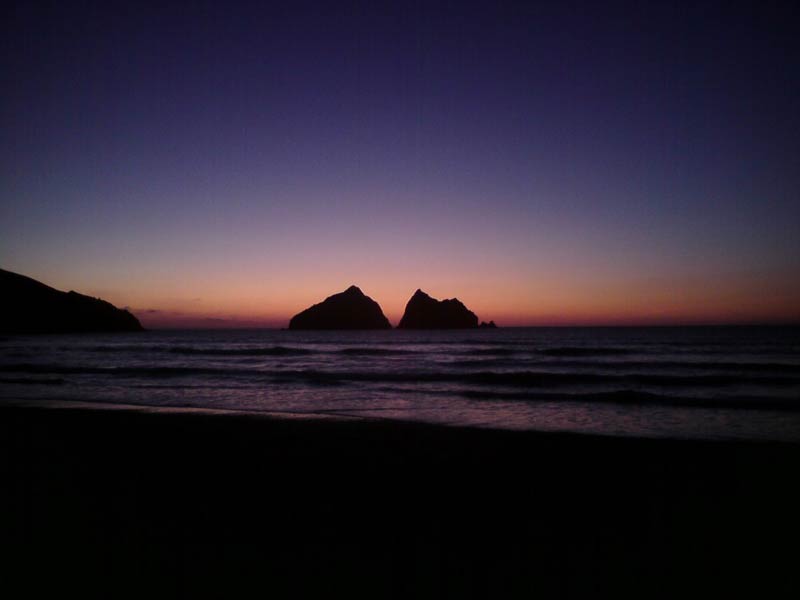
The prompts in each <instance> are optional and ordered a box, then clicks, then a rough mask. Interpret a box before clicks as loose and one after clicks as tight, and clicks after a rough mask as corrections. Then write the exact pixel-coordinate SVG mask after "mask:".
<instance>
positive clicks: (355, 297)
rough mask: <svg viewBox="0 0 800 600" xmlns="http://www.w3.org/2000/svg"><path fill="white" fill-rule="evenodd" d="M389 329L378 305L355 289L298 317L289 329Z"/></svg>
mask: <svg viewBox="0 0 800 600" xmlns="http://www.w3.org/2000/svg"><path fill="white" fill-rule="evenodd" d="M391 328H392V326H391V324H390V323H389V320H388V319H387V318H386V316H385V315H384V314H383V311H382V310H381V307H380V306H379V305H378V303H377V302H375V301H374V300H373V299H372V298H370V297H369V296H367V295H365V294H364V292H362V291H361V290H360V289H359V288H358V286H355V285H351V286H350V287H349V288H347V289H346V290H345V291H343V292H339V293H338V294H334V295H333V296H329V297H328V298H326V299H325V300H324V301H323V302H320V303H319V304H315V305H313V306H311V307H309V308H307V309H306V310H304V311H302V312H299V313H297V314H296V315H295V316H293V317H292V318H291V320H290V321H289V329H391Z"/></svg>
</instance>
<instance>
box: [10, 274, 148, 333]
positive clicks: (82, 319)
mask: <svg viewBox="0 0 800 600" xmlns="http://www.w3.org/2000/svg"><path fill="white" fill-rule="evenodd" d="M143 330H144V328H143V327H142V325H141V323H139V320H138V319H137V318H136V317H135V316H133V315H132V314H131V313H130V312H128V311H127V310H123V309H119V308H116V307H115V306H114V305H112V304H111V303H109V302H106V301H104V300H101V299H99V298H92V297H90V296H84V295H83V294H79V293H77V292H74V291H70V292H61V291H59V290H56V289H54V288H51V287H49V286H47V285H45V284H43V283H41V282H39V281H36V280H35V279H31V278H30V277H26V276H24V275H19V274H17V273H12V272H10V271H5V270H3V269H0V333H79V332H99V331H108V332H114V331H143Z"/></svg>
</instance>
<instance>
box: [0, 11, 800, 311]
mask: <svg viewBox="0 0 800 600" xmlns="http://www.w3.org/2000/svg"><path fill="white" fill-rule="evenodd" d="M270 4H271V3H253V4H241V5H235V4H234V3H212V4H208V5H202V3H197V4H196V5H194V6H192V7H189V6H188V5H186V4H185V3H179V4H176V5H170V4H169V3H165V2H158V3H154V4H152V5H151V6H146V5H145V4H140V3H124V4H116V3H113V2H112V3H109V2H103V3H98V4H96V5H95V4H93V3H80V2H76V3H71V2H70V3H63V6H62V5H61V4H59V3H48V4H44V5H43V6H44V7H36V6H35V5H34V4H32V3H28V2H25V3H20V4H19V5H18V6H17V7H15V8H12V9H11V12H10V14H7V15H6V17H4V19H3V25H2V28H3V36H2V42H0V43H2V45H3V69H2V73H3V75H2V76H3V78H4V81H3V90H4V93H3V95H2V125H3V133H4V135H3V137H2V140H1V141H0V154H1V157H0V159H1V160H0V169H2V171H0V176H1V177H0V199H1V200H0V267H3V268H6V269H10V270H13V271H17V272H21V273H24V274H26V275H29V276H32V277H35V278H37V279H40V280H43V281H45V282H46V283H48V284H50V285H54V286H56V287H59V288H62V289H77V290H79V291H82V292H85V293H91V294H95V295H101V296H103V297H104V298H107V299H108V300H110V301H112V302H114V303H116V304H118V305H121V306H130V307H132V309H133V310H134V312H136V314H137V315H139V316H140V317H141V318H142V320H143V321H144V322H145V323H146V324H147V323H148V322H149V323H155V324H170V323H172V324H182V323H183V324H196V323H198V322H201V323H202V322H203V320H204V319H209V318H213V319H223V321H215V323H227V324H241V323H257V324H267V325H285V323H286V320H287V319H288V317H290V316H291V315H292V314H293V313H295V312H297V311H299V310H301V309H302V308H305V307H306V306H308V305H309V304H311V303H313V302H318V301H319V300H321V299H322V298H324V297H325V296H327V295H330V294H332V293H335V292H338V291H342V290H344V289H345V288H346V287H348V286H349V285H350V284H353V283H355V284H357V285H359V286H361V288H362V289H363V290H364V291H365V293H367V294H369V295H371V296H372V297H373V298H375V299H376V300H377V301H378V302H380V304H381V305H382V306H383V308H384V310H385V312H386V313H387V316H389V318H390V320H392V321H393V322H395V323H396V321H397V320H399V317H400V314H401V313H402V309H403V306H404V305H405V302H406V301H407V300H408V298H409V297H410V296H411V294H412V293H413V291H414V290H415V289H417V288H418V287H421V288H423V289H425V290H426V291H428V292H429V293H431V294H432V295H434V296H438V297H452V296H458V297H459V298H461V299H462V300H463V301H464V302H465V303H467V305H468V306H470V307H471V308H473V310H475V312H476V313H478V315H479V317H481V318H485V319H487V320H488V319H489V318H492V319H495V320H498V322H502V323H506V324H548V323H627V322H630V323H638V322H665V323H666V322H692V323H694V322H728V321H737V322H738V321H764V320H771V321H774V320H797V319H798V318H800V308H798V307H800V283H799V282H800V277H798V273H800V234H799V233H798V232H799V231H800V194H799V193H798V192H799V191H800V111H798V109H797V107H798V92H800V60H799V59H800V52H799V51H798V48H799V46H798V41H797V40H798V39H800V31H799V29H800V27H799V26H798V19H797V18H796V17H795V16H794V14H793V10H792V9H793V6H792V3H786V4H782V3H760V2H759V3H752V4H751V5H747V4H736V3H722V2H720V3H708V2H706V3H692V6H685V5H683V3H676V4H675V6H670V5H669V4H668V3H613V2H612V3H585V4H584V3H565V2H553V3H521V4H519V5H514V4H503V3H490V2H487V3H483V4H476V5H470V4H469V3H463V2H458V3H452V4H444V3H442V4H439V3H429V2H420V3H411V2H403V3H398V4H397V5H396V7H395V9H393V10H386V9H383V8H382V9H377V8H375V6H376V3H373V2H364V3H353V4H348V3H327V4H323V5H321V6H320V5H311V4H308V5H303V4H302V3H294V2H292V3H286V4H285V9H282V10H277V9H276V10H272V9H267V8H265V7H264V5H267V6H268V5H270Z"/></svg>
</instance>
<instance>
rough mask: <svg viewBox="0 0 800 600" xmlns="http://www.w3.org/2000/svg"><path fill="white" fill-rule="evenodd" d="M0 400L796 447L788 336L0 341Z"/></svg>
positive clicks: (302, 335)
mask: <svg viewBox="0 0 800 600" xmlns="http://www.w3.org/2000/svg"><path fill="white" fill-rule="evenodd" d="M0 403H5V404H16V405H20V404H23V405H24V404H36V405H42V404H44V405H52V406H63V405H65V404H69V405H75V406H84V407H85V406H91V407H97V408H120V407H126V406H127V407H130V406H137V407H145V408H147V409H152V410H172V411H174V410H181V411H185V410H195V411H227V412H232V411H234V412H245V413H256V414H266V415H271V416H275V417H282V416H283V417H287V418H309V417H312V418H339V419H389V420H397V421H414V422H423V423H436V424H442V425H449V426H469V427H488V428H498V429H513V430H537V431H563V432H581V433H591V434H600V435H610V436H639V437H642V436H644V437H659V438H692V439H737V440H771V441H789V442H798V441H800V327H777V326H775V327H744V326H742V327H650V328H636V327H599V328H588V327H583V328H569V327H553V328H499V329H474V330H449V331H445V330H440V331H407V330H390V331H288V330H267V329H251V330H156V331H146V332H142V333H130V334H128V333H125V334H88V335H87V334H82V335H53V336H44V335H37V336H5V337H2V338H0Z"/></svg>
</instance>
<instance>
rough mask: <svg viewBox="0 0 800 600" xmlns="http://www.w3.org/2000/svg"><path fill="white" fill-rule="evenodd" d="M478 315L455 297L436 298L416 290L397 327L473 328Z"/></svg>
mask: <svg viewBox="0 0 800 600" xmlns="http://www.w3.org/2000/svg"><path fill="white" fill-rule="evenodd" d="M477 326H478V317H476V316H475V313H473V312H472V311H471V310H469V309H468V308H467V307H466V306H464V305H463V304H462V303H461V302H460V301H459V300H458V299H457V298H452V299H451V300H436V299H435V298H431V297H430V296H428V294H426V293H425V292H423V291H422V290H417V291H416V292H414V295H413V296H411V300H409V301H408V304H406V311H405V313H404V314H403V318H402V319H401V320H400V324H399V325H398V326H397V328H398V329H473V328H475V327H477Z"/></svg>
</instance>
